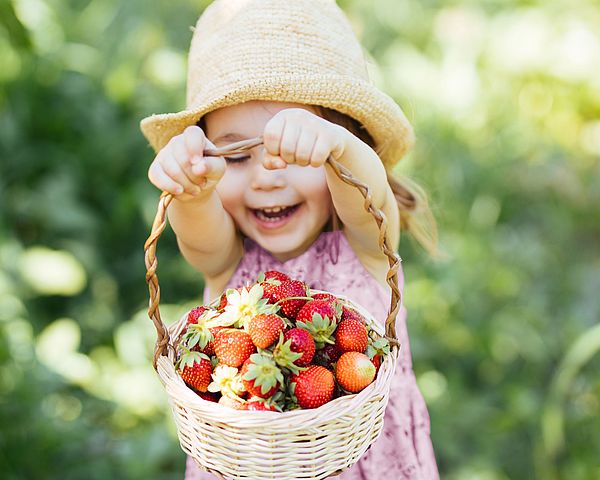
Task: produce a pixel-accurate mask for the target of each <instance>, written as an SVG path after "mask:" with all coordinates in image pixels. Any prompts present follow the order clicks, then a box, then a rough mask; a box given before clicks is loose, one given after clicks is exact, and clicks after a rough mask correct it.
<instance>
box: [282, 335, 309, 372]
mask: <svg viewBox="0 0 600 480" xmlns="http://www.w3.org/2000/svg"><path fill="white" fill-rule="evenodd" d="M308 336H309V337H310V334H309V335H308ZM311 340H312V338H311ZM303 355H304V353H303V352H295V351H292V338H288V339H287V340H286V339H285V338H284V336H283V333H280V334H279V342H277V345H276V346H275V348H274V349H273V360H275V363H277V365H279V366H280V367H282V368H286V369H287V370H289V371H291V372H292V373H298V372H299V371H300V370H301V368H300V367H299V366H298V365H297V364H296V361H298V359H300V358H301V357H302V356H303Z"/></svg>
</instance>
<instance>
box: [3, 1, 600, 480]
mask: <svg viewBox="0 0 600 480" xmlns="http://www.w3.org/2000/svg"><path fill="white" fill-rule="evenodd" d="M207 3H209V2H208V1H195V2H192V1H177V2H166V1H158V0H154V1H151V2H148V1H144V2H142V1H141V0H130V1H128V2H125V1H117V0H113V1H108V2H91V1H87V0H77V1H76V0H70V1H59V0H12V1H10V0H9V1H7V2H2V3H1V4H0V65H2V68H1V69H0V205H1V209H0V267H1V269H0V424H2V435H0V472H1V476H2V478H6V479H19V480H21V479H24V478H36V479H40V480H42V479H44V480H45V479H48V480H51V479H59V478H60V479H80V478H86V479H87V478H92V479H95V478H98V479H104V478H111V477H113V478H130V479H142V478H143V479H147V478H152V479H163V478H164V479H168V478H169V479H170V478H173V479H176V478H182V476H183V468H184V455H183V453H182V452H181V450H180V448H179V446H178V442H177V439H176V434H175V427H174V425H173V421H172V418H171V416H170V413H169V411H168V407H167V404H166V398H165V394H164V392H163V391H162V389H161V385H160V383H159V382H158V380H157V378H156V375H155V374H154V371H153V370H152V367H151V356H152V348H153V342H154V340H155V332H154V329H153V326H152V323H151V322H150V321H149V320H148V318H147V317H146V315H145V308H146V306H147V290H146V286H145V282H144V274H145V271H144V265H143V259H142V245H143V243H144V241H145V238H146V236H147V234H148V232H149V230H150V226H151V222H152V218H153V216H154V212H155V208H156V202H157V199H158V192H157V191H156V190H155V189H154V188H153V187H152V186H151V185H150V184H149V182H148V180H147V176H146V172H147V168H148V166H149V164H150V162H151V160H152V156H153V155H152V152H151V150H150V148H149V147H148V146H147V144H146V142H145V140H144V139H143V137H142V135H141V133H140V132H139V128H138V123H139V120H140V119H141V118H143V117H144V116H146V115H149V114H151V113H155V112H167V111H175V110H178V109H180V108H181V107H182V106H183V104H184V86H185V85H184V81H185V55H186V50H187V48H188V45H189V41H190V38H191V32H190V28H189V27H190V26H191V25H193V24H194V23H195V20H196V18H197V15H198V14H199V12H200V11H201V10H202V8H204V7H205V6H206V4H207ZM339 3H340V4H341V5H342V6H343V7H344V9H345V10H346V11H347V12H348V14H349V16H350V19H351V21H352V24H353V26H354V27H355V29H356V31H357V32H358V33H359V35H360V37H361V39H362V40H363V43H364V45H365V48H366V51H367V54H368V55H369V56H370V57H371V58H372V59H373V63H372V65H371V67H370V68H371V76H372V78H373V80H374V81H375V82H376V83H377V84H378V85H380V86H381V87H382V88H383V89H384V90H386V91H387V92H389V93H390V94H391V95H393V96H394V97H395V98H396V100H398V102H399V103H400V104H401V105H402V106H403V108H404V110H405V112H406V113H407V115H408V117H409V118H410V120H411V121H412V122H413V124H414V125H415V130H416V132H417V137H418V141H417V144H416V147H415V149H414V151H413V152H412V153H411V154H409V155H408V157H407V158H406V159H404V160H403V161H402V162H401V164H400V166H399V173H403V174H407V175H409V176H411V177H413V178H415V179H416V180H417V181H418V182H420V183H421V184H423V185H424V186H425V188H426V189H427V190H428V191H429V192H430V194H431V201H432V205H433V208H434V210H435V213H436V217H437V220H438V224H439V230H440V239H441V246H442V249H443V251H444V252H445V253H446V258H445V260H442V261H432V260H430V259H428V258H426V256H425V255H424V254H423V253H422V252H421V251H420V250H419V249H418V248H417V247H415V245H414V242H412V241H410V240H409V239H408V238H404V239H403V242H402V245H401V249H400V252H401V254H402V256H403V260H404V261H403V266H404V270H405V277H406V281H407V286H406V292H405V302H406V304H407V307H408V309H409V329H410V334H411V340H412V345H411V346H412V350H413V358H414V368H415V372H416V375H417V379H418V381H419V384H420V386H421V389H422V391H423V394H424V396H425V398H426V400H427V403H428V406H429V410H430V415H431V419H432V438H433V442H434V447H435V450H436V455H437V458H438V463H439V467H440V470H441V473H442V478H449V479H470V478H482V479H493V480H504V479H509V478H510V479H518V478H543V479H558V478H569V479H574V480H579V479H581V480H585V479H590V478H598V477H599V476H600V463H599V462H598V455H597V446H598V444H599V443H600V433H598V432H600V415H599V413H600V381H599V379H598V378H599V377H598V375H597V372H598V369H599V368H600V354H599V350H600V342H599V341H598V336H599V334H598V319H599V317H600V302H598V292H600V257H599V256H598V244H599V239H600V213H599V210H598V208H597V206H598V205H599V204H600V188H599V185H600V162H599V161H598V160H599V157H600V123H599V121H598V118H600V94H599V93H598V92H599V91H600V87H599V84H598V75H597V72H598V71H600V56H599V54H598V52H599V51H600V36H599V35H598V32H599V31H600V11H599V10H598V7H597V4H596V3H595V2H593V1H592V0H577V1H575V2H566V1H564V0H554V1H551V2H539V1H527V2H525V1H519V0H511V1H508V2H497V1H491V0H490V1H487V0H486V1H484V2H468V1H465V0H463V1H455V2H450V3H448V2H436V1H426V2H424V1H418V0H406V1H400V2H399V1H397V0H375V1H373V2H364V1H360V0H340V2H339ZM158 257H159V261H160V266H159V275H160V280H161V287H162V302H161V310H162V311H163V315H164V317H165V318H166V319H168V320H169V321H173V320H175V319H176V318H178V315H179V314H180V313H181V312H183V311H184V310H185V309H186V307H189V306H190V305H192V304H197V303H199V301H200V300H199V299H200V293H201V289H202V281H201V279H200V277H199V276H198V275H197V274H196V273H195V272H193V271H192V270H191V268H190V267H189V266H187V265H186V263H185V261H184V260H183V259H182V258H181V256H180V255H179V253H178V251H177V247H176V243H175V240H174V238H173V235H172V233H170V232H169V231H167V232H166V233H165V234H164V235H163V237H162V238H161V241H160V244H159V255H158Z"/></svg>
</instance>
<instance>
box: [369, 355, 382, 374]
mask: <svg viewBox="0 0 600 480" xmlns="http://www.w3.org/2000/svg"><path fill="white" fill-rule="evenodd" d="M371 363H373V365H375V374H377V372H378V371H379V367H381V356H379V355H375V356H374V357H373V358H372V359H371Z"/></svg>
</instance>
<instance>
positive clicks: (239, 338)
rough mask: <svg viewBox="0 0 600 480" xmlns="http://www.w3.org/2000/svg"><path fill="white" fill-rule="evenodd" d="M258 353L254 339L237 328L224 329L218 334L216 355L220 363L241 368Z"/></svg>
mask: <svg viewBox="0 0 600 480" xmlns="http://www.w3.org/2000/svg"><path fill="white" fill-rule="evenodd" d="M255 352H256V347H255V346H254V343H252V337H250V335H248V334H247V333H246V332H244V331H243V330H239V329H237V328H224V329H223V330H220V331H219V332H217V336H216V338H215V354H216V355H217V358H218V359H219V362H221V363H224V364H225V365H229V366H230V367H239V366H240V365H242V364H243V363H244V362H245V361H246V360H247V359H248V358H250V355H252V354H253V353H255Z"/></svg>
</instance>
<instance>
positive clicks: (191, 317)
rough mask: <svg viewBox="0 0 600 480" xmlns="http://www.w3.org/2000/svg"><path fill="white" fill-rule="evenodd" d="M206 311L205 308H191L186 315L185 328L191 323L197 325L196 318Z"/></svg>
mask: <svg viewBox="0 0 600 480" xmlns="http://www.w3.org/2000/svg"><path fill="white" fill-rule="evenodd" d="M207 310H208V309H207V308H206V307H195V308H192V309H191V310H190V311H189V313H188V316H187V322H186V326H189V325H191V324H193V323H198V318H200V317H201V316H202V314H203V313H204V312H206V311H207Z"/></svg>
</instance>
